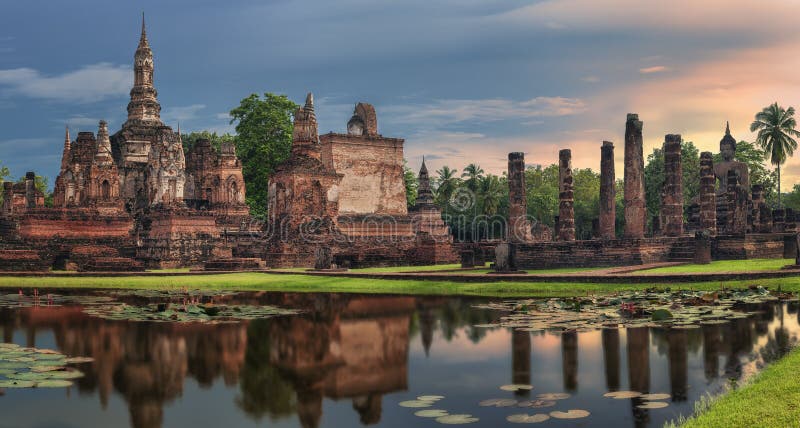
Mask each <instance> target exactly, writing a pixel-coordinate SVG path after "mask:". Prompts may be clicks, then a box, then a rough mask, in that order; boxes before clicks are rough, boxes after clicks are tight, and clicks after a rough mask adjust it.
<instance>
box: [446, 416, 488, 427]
mask: <svg viewBox="0 0 800 428" xmlns="http://www.w3.org/2000/svg"><path fill="white" fill-rule="evenodd" d="M479 420H480V419H478V418H476V417H473V416H472V415H447V416H440V417H438V418H436V422H439V423H440V424H445V425H462V424H471V423H475V422H478V421H479Z"/></svg>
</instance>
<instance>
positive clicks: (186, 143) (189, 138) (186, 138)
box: [181, 131, 236, 153]
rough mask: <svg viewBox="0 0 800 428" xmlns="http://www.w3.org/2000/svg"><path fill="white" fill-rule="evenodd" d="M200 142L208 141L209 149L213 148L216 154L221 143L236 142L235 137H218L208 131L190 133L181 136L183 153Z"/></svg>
mask: <svg viewBox="0 0 800 428" xmlns="http://www.w3.org/2000/svg"><path fill="white" fill-rule="evenodd" d="M200 140H208V141H210V142H211V147H213V148H214V150H216V151H217V152H219V148H220V145H221V144H222V143H223V142H234V143H235V142H236V137H235V136H233V135H231V134H222V135H219V134H217V133H216V132H210V131H192V132H190V133H188V134H181V141H182V142H183V152H184V153H189V151H190V150H191V149H192V147H194V145H195V144H197V142H198V141H200Z"/></svg>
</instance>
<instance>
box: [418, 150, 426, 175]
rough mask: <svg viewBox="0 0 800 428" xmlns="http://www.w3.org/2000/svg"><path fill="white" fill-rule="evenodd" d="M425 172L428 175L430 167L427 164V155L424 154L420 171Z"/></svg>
mask: <svg viewBox="0 0 800 428" xmlns="http://www.w3.org/2000/svg"><path fill="white" fill-rule="evenodd" d="M423 171H424V172H425V175H428V167H427V166H425V155H422V166H421V167H420V168H419V173H420V174H422V172H423Z"/></svg>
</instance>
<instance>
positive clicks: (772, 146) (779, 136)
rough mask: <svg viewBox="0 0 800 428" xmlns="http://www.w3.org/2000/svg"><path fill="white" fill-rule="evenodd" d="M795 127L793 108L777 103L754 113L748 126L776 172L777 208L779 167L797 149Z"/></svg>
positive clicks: (779, 184)
mask: <svg viewBox="0 0 800 428" xmlns="http://www.w3.org/2000/svg"><path fill="white" fill-rule="evenodd" d="M796 126H797V122H796V121H795V119H794V107H789V108H787V109H784V108H783V107H781V106H779V105H778V103H777V102H776V103H773V104H770V105H768V106H767V107H764V109H763V110H761V111H760V112H758V113H756V117H755V120H754V121H753V123H751V124H750V132H756V131H758V134H756V143H757V144H758V145H760V146H761V148H763V149H764V151H765V152H766V153H767V155H768V156H769V161H770V163H771V164H773V165H775V168H776V170H777V172H778V176H777V177H778V206H780V205H781V165H782V164H783V163H784V162H786V159H788V158H789V157H790V156H792V155H793V154H794V150H795V149H796V148H797V141H795V139H794V138H793V137H798V136H800V132H798V131H797V130H796V129H795V127H796Z"/></svg>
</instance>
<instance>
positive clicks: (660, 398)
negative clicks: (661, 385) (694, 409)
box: [639, 393, 671, 400]
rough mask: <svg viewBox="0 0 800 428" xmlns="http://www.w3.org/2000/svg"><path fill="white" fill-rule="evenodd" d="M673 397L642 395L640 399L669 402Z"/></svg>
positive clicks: (667, 395) (666, 395) (663, 394)
mask: <svg viewBox="0 0 800 428" xmlns="http://www.w3.org/2000/svg"><path fill="white" fill-rule="evenodd" d="M670 397H671V395H669V394H665V393H661V394H644V395H640V396H639V398H641V399H642V400H669V399H670Z"/></svg>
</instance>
